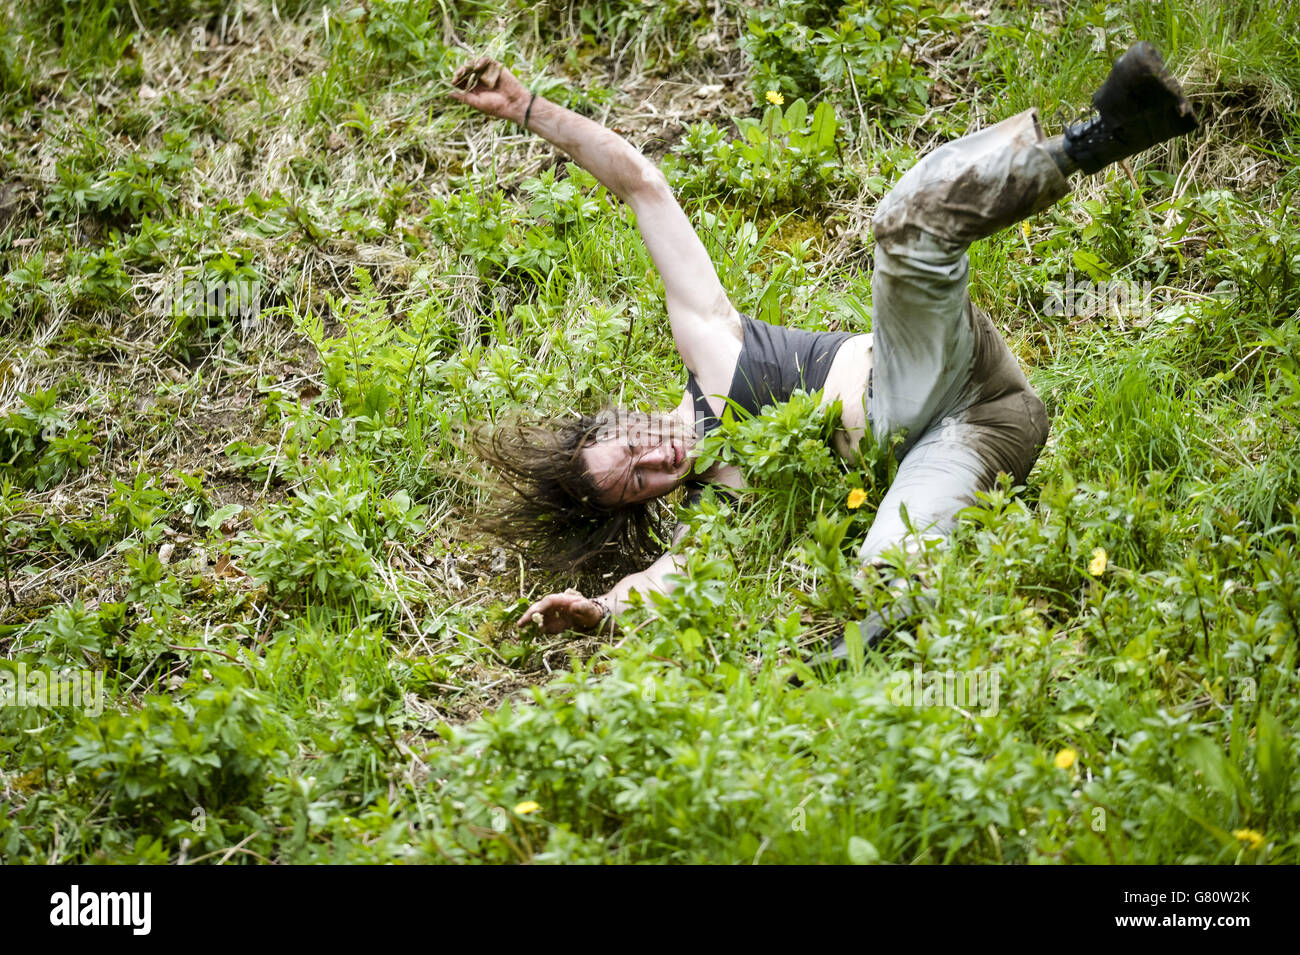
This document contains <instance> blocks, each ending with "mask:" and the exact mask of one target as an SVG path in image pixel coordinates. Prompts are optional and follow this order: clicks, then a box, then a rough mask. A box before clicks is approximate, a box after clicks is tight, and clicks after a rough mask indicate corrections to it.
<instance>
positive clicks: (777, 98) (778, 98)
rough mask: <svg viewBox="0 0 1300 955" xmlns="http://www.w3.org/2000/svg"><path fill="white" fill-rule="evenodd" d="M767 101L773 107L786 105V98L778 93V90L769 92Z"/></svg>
mask: <svg viewBox="0 0 1300 955" xmlns="http://www.w3.org/2000/svg"><path fill="white" fill-rule="evenodd" d="M767 101H768V102H769V103H771V104H772V105H773V106H783V105H784V104H785V97H784V96H782V95H781V94H780V93H778V92H777V91H776V90H768V91H767Z"/></svg>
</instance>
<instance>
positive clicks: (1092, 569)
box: [1088, 547, 1106, 577]
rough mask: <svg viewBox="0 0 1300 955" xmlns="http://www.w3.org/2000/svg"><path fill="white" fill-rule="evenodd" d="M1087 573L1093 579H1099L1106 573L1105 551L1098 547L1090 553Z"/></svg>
mask: <svg viewBox="0 0 1300 955" xmlns="http://www.w3.org/2000/svg"><path fill="white" fill-rule="evenodd" d="M1088 573H1090V574H1092V576H1094V577H1100V576H1101V575H1102V574H1104V573H1106V551H1105V549H1104V548H1101V547H1098V548H1097V549H1096V550H1094V551H1093V552H1092V560H1090V561H1088Z"/></svg>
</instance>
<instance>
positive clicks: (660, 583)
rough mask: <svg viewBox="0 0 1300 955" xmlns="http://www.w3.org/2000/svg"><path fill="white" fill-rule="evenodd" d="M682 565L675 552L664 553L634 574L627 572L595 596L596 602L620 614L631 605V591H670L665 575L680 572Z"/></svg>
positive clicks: (644, 592) (670, 587) (646, 593)
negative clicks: (606, 589)
mask: <svg viewBox="0 0 1300 955" xmlns="http://www.w3.org/2000/svg"><path fill="white" fill-rule="evenodd" d="M681 570H682V565H681V563H680V558H679V557H678V556H677V555H675V554H664V555H663V556H662V557H660V558H659V559H658V560H656V561H655V562H654V563H653V564H651V565H650V566H649V567H647V568H646V569H645V570H642V571H639V572H637V573H635V574H628V575H627V576H626V577H624V578H623V579H622V580H620V581H619V582H618V583H616V584H615V585H614V586H613V587H611V588H610V589H609V590H608V591H607V592H606V593H603V594H601V595H600V596H599V597H596V598H595V599H596V602H597V603H600V604H602V605H603V606H605V607H608V608H609V610H610V612H611V613H614V614H620V613H622V612H623V611H624V610H626V609H628V607H629V606H631V603H630V601H629V599H628V598H629V597H630V596H631V593H632V591H634V590H636V591H639V592H640V593H641V594H642V596H646V595H648V594H649V593H650V592H651V591H658V592H659V593H661V594H667V593H671V592H672V590H673V585H672V584H671V583H669V581H668V580H667V577H668V575H669V574H676V573H680V572H681Z"/></svg>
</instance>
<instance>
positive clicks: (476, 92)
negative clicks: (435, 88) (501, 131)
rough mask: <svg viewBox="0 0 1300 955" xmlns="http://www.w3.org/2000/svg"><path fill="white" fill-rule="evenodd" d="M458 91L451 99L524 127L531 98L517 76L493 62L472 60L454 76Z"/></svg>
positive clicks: (489, 58) (487, 58)
mask: <svg viewBox="0 0 1300 955" xmlns="http://www.w3.org/2000/svg"><path fill="white" fill-rule="evenodd" d="M451 85H452V86H454V87H456V90H455V91H453V92H452V93H450V94H449V95H450V96H451V97H452V98H453V99H458V100H460V101H461V102H462V103H468V104H469V105H470V106H473V107H474V108H475V109H477V110H479V111H481V112H484V113H487V114H488V115H489V116H495V117H497V118H498V119H508V120H510V121H511V122H512V123H520V124H522V123H523V121H524V113H525V112H526V111H527V109H528V100H529V98H530V94H529V92H528V90H527V89H525V87H524V84H523V83H520V82H519V80H517V79H515V76H514V74H513V73H511V72H510V71H509V70H507V69H506V68H505V67H504V66H502V65H501V64H500V63H498V62H497V61H496V60H494V59H492V58H491V57H490V56H480V57H478V58H477V59H474V60H470V61H469V62H468V63H466V64H464V65H463V66H461V67H460V68H459V69H457V70H456V72H455V73H453V74H452V77H451Z"/></svg>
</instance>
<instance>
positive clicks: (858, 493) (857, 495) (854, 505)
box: [849, 487, 867, 511]
mask: <svg viewBox="0 0 1300 955" xmlns="http://www.w3.org/2000/svg"><path fill="white" fill-rule="evenodd" d="M866 500H867V492H866V491H864V490H862V488H860V487H855V488H854V489H853V490H851V491H849V510H851V511H853V510H857V509H858V508H859V507H861V506H862V505H863V504H864V503H865V502H866Z"/></svg>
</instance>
